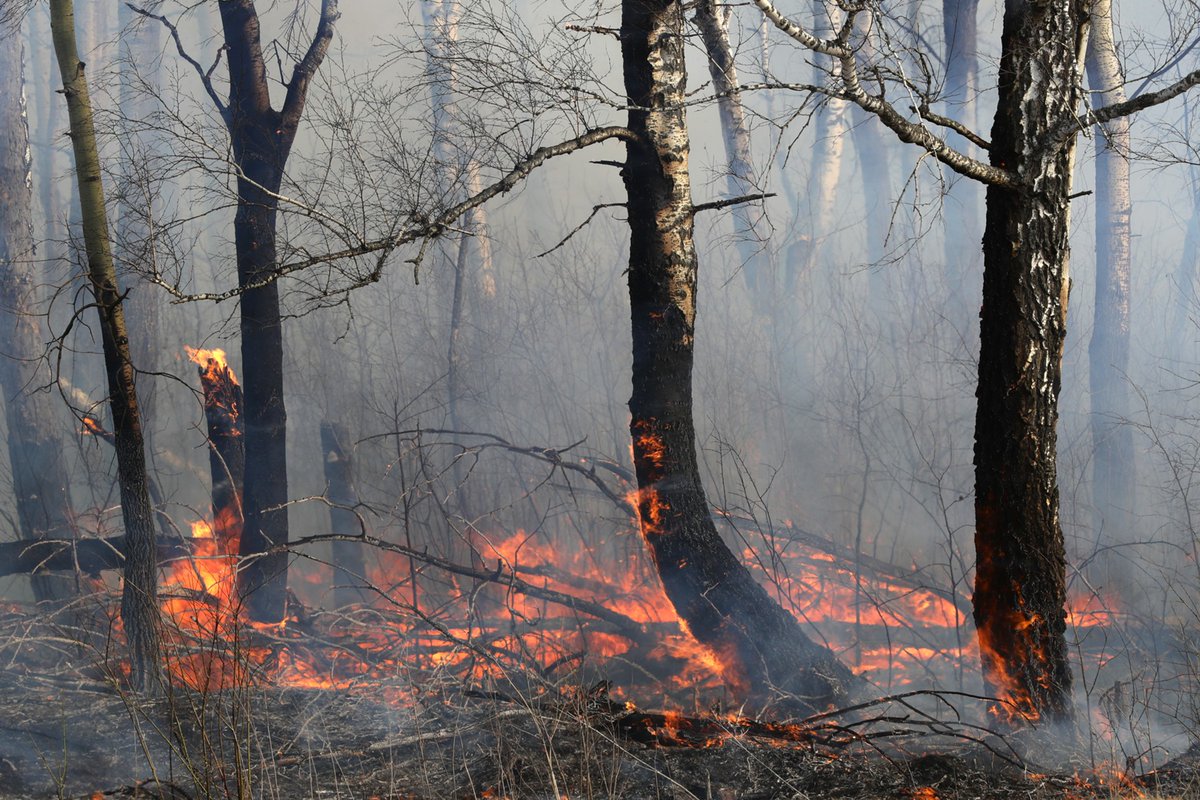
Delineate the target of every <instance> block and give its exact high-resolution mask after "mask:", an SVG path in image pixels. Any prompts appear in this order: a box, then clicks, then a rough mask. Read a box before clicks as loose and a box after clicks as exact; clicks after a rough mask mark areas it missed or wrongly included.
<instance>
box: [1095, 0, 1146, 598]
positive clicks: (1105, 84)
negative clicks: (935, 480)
mask: <svg viewBox="0 0 1200 800" xmlns="http://www.w3.org/2000/svg"><path fill="white" fill-rule="evenodd" d="M1091 27H1092V32H1091V44H1090V46H1089V49H1088V55H1087V73H1088V83H1089V84H1090V86H1091V89H1092V91H1093V92H1094V93H1096V94H1097V95H1098V97H1097V100H1096V103H1095V105H1101V106H1107V105H1111V104H1113V103H1123V102H1125V90H1124V88H1123V87H1124V83H1125V77H1124V75H1123V74H1122V71H1121V62H1120V61H1119V60H1118V58H1117V46H1116V40H1115V38H1114V36H1113V20H1112V0H1096V1H1095V2H1094V4H1093V5H1092V22H1091ZM1129 125H1130V121H1129V118H1128V117H1120V118H1118V119H1115V120H1112V121H1111V122H1106V123H1104V124H1103V125H1100V126H1097V131H1096V304H1095V321H1094V323H1093V326H1092V340H1091V343H1090V344H1089V346H1088V375H1089V380H1090V388H1091V394H1092V398H1091V400H1092V413H1091V428H1092V446H1093V448H1094V450H1093V455H1092V508H1093V523H1094V525H1095V535H1096V537H1097V543H1098V544H1106V545H1107V544H1128V543H1129V542H1131V541H1133V537H1134V521H1135V519H1136V512H1135V509H1134V497H1135V495H1134V477H1133V476H1134V474H1135V470H1134V462H1135V457H1136V456H1135V453H1134V447H1133V429H1132V426H1131V425H1129V424H1128V423H1127V420H1128V418H1129V411H1130V390H1129V384H1128V381H1127V378H1126V374H1127V373H1128V371H1129V334H1130V326H1129V300H1130V298H1129V273H1130V265H1131V263H1132V252H1131V247H1130V243H1131V241H1132V229H1131V218H1132V213H1133V206H1132V201H1131V200H1130V193H1129ZM1100 564H1101V567H1102V568H1104V567H1106V566H1107V567H1113V568H1111V569H1107V570H1106V571H1107V572H1108V573H1109V574H1106V575H1101V576H1097V577H1098V578H1100V579H1101V580H1102V581H1103V582H1105V583H1110V584H1111V582H1112V580H1113V579H1114V578H1118V576H1120V575H1121V574H1122V573H1123V572H1127V570H1123V569H1121V568H1120V565H1119V564H1114V563H1113V561H1112V560H1111V559H1103V558H1102V559H1100Z"/></svg>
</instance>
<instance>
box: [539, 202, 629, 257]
mask: <svg viewBox="0 0 1200 800" xmlns="http://www.w3.org/2000/svg"><path fill="white" fill-rule="evenodd" d="M606 208H625V203H600V204H599V205H594V206H592V213H590V214H588V215H587V219H585V220H584V221H583V222H581V223H579V224H578V225H576V226H575V227H574V228H572V229H571V232H570V233H568V234H567V235H566V236H564V237H563V238H562V239H561V240H559V242H558V244H556V245H554V247H551V248H550V249H549V250H546V251H543V252H541V253H538V254H537V255H536V256H534V258H542V257H543V256H548V255H550V254H551V253H553V252H554V251H555V250H557V249H558V248H560V247H562V246H563V245H564V244H566V243H567V242H569V241H571V238H572V237H573V236H574V235H575V234H577V233H579V232H580V231H581V230H583V229H584V228H585V227H586V226H587V224H588V223H589V222H591V221H592V220H593V219H595V217H596V215H597V214H599V213H600V212H601V211H603V210H604V209H606Z"/></svg>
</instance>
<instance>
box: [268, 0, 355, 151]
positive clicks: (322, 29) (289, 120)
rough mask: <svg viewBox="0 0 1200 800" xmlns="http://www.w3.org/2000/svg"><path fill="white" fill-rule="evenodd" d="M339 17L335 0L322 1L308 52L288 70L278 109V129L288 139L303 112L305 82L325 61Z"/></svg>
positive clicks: (296, 126)
mask: <svg viewBox="0 0 1200 800" xmlns="http://www.w3.org/2000/svg"><path fill="white" fill-rule="evenodd" d="M339 17H341V12H340V11H338V0H322V2H321V19H320V21H319V22H318V23H317V30H316V32H315V33H314V34H313V39H312V43H311V44H309V46H308V52H306V53H305V54H304V58H302V59H300V61H299V62H298V63H297V64H296V66H295V68H294V69H293V70H292V79H291V80H290V81H288V85H287V87H288V90H287V97H286V98H285V99H284V101H283V110H282V111H281V112H280V113H281V114H282V116H283V124H282V126H281V129H282V131H283V132H284V135H285V136H289V138H291V137H294V136H295V135H296V129H297V128H299V126H300V115H301V114H302V113H303V112H304V101H305V98H306V97H307V95H308V87H309V84H311V83H312V79H313V76H314V75H315V74H316V73H317V70H318V69H319V68H320V66H321V62H322V61H324V60H325V54H326V53H327V52H329V43H330V42H331V41H332V40H333V26H334V23H336V22H337V21H338V18H339Z"/></svg>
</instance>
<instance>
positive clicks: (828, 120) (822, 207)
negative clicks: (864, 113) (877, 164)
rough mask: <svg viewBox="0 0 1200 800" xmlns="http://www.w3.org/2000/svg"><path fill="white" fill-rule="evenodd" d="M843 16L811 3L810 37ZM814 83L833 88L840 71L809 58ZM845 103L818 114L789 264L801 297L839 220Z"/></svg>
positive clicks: (819, 1) (818, 1) (822, 0)
mask: <svg viewBox="0 0 1200 800" xmlns="http://www.w3.org/2000/svg"><path fill="white" fill-rule="evenodd" d="M841 17H842V13H841V12H840V11H839V10H837V6H835V5H834V4H833V3H828V2H826V0H813V33H814V35H816V36H821V37H825V36H829V35H830V34H831V33H832V32H833V30H834V29H835V28H836V27H837V26H838V25H839V24H840V22H841ZM811 57H812V60H813V83H814V84H816V85H818V86H821V85H826V84H829V83H830V81H831V76H832V81H833V83H834V84H835V85H836V84H837V83H839V82H840V78H839V77H838V76H839V74H840V72H841V69H840V66H839V65H838V62H837V61H836V60H835V59H833V58H832V57H830V56H826V55H822V54H819V53H813V54H812V56H811ZM847 113H848V109H847V103H846V101H845V100H842V99H839V98H835V97H830V98H829V99H827V100H826V101H825V105H824V107H823V108H821V109H819V110H818V112H817V119H816V125H815V126H814V127H815V131H816V133H815V136H816V140H815V142H814V145H813V157H812V171H811V177H810V178H809V182H808V215H809V216H808V219H809V229H808V233H807V239H805V238H801V239H800V241H801V242H803V246H802V247H800V248H797V250H796V257H795V259H794V262H795V263H791V264H788V269H789V270H791V272H790V273H789V274H790V275H791V280H792V282H793V283H794V286H795V288H797V289H798V290H800V292H801V293H802V295H803V294H804V293H806V292H807V286H806V283H805V282H808V281H811V280H812V279H813V270H814V269H815V268H816V266H817V261H818V259H820V258H821V257H822V255H821V254H822V253H823V252H825V249H826V247H827V246H828V244H829V242H828V241H827V240H828V239H829V237H830V235H831V234H832V233H833V227H834V221H835V220H836V219H837V217H838V208H839V206H838V193H837V190H838V182H839V181H840V180H841V177H842V156H843V154H844V153H845V150H846V133H847V132H848V128H847V126H846V115H847Z"/></svg>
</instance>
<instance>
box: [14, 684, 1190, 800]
mask: <svg viewBox="0 0 1200 800" xmlns="http://www.w3.org/2000/svg"><path fill="white" fill-rule="evenodd" d="M388 693H390V694H392V695H393V696H394V700H393V701H392V702H381V701H380V700H379V699H377V698H378V696H379V695H382V694H388ZM372 694H374V695H376V697H375V698H373V697H372ZM247 712H250V713H247ZM872 713H875V712H872ZM679 724H680V725H682V726H683V729H684V730H683V731H678V730H675V731H674V732H670V731H668V730H667V725H666V723H664V719H663V718H662V717H661V716H659V715H647V714H642V713H641V712H635V711H629V710H627V709H625V708H624V707H623V706H619V705H617V704H615V703H610V702H608V701H607V699H606V698H605V697H604V696H603V694H602V693H593V694H591V695H588V694H586V693H582V694H581V693H570V692H567V693H564V694H561V695H556V696H554V697H550V696H548V695H543V696H542V697H541V698H539V699H536V700H517V699H513V698H509V697H505V696H503V695H502V694H501V693H499V692H491V693H487V694H484V693H474V692H464V691H461V690H450V689H449V687H443V690H442V691H439V692H436V693H434V692H431V693H428V694H423V695H414V694H412V693H411V692H402V691H400V689H399V686H397V687H391V688H390V689H389V688H388V687H381V688H380V689H379V690H378V692H370V691H355V692H348V691H335V690H301V689H278V688H259V689H251V690H235V691H223V692H210V693H207V694H202V693H196V692H182V691H176V692H174V693H173V695H172V697H171V698H169V699H164V700H159V701H155V702H151V703H145V702H143V703H135V702H133V701H132V700H131V699H130V698H128V697H127V696H125V695H123V694H122V693H121V692H120V691H118V689H117V687H116V686H115V684H114V682H113V681H110V680H105V679H104V678H103V677H100V676H96V675H88V674H74V675H71V674H67V673H64V672H62V671H59V672H58V673H57V674H55V675H53V676H47V675H44V674H37V673H34V672H31V671H22V670H16V669H12V668H11V665H9V667H7V668H6V669H5V671H4V672H0V797H4V798H24V797H38V798H40V797H68V798H103V797H163V798H173V799H174V800H181V799H182V798H201V797H204V798H224V797H255V798H257V797H263V798H372V797H378V798H431V799H432V798H438V799H440V798H479V797H493V798H495V797H511V798H559V797H563V796H567V797H571V798H577V797H579V798H638V799H642V798H670V799H671V800H675V799H676V798H703V799H704V800H709V799H710V798H711V799H713V800H717V799H720V800H732V799H733V798H745V799H749V798H763V799H764V800H765V799H766V798H789V799H798V798H925V800H929V798H934V797H936V798H945V799H946V800H951V799H958V798H961V799H962V800H966V798H972V799H974V798H997V799H999V800H1005V799H1006V798H1022V800H1038V799H1039V798H1071V799H1072V800H1085V799H1087V798H1113V797H1125V796H1138V795H1139V791H1140V790H1142V789H1145V790H1146V791H1147V792H1151V791H1152V792H1157V793H1161V794H1162V795H1163V796H1167V797H1200V780H1198V776H1200V754H1197V755H1196V757H1195V758H1184V759H1180V760H1177V761H1176V762H1174V763H1173V764H1172V765H1171V766H1170V767H1168V768H1163V769H1160V770H1159V771H1158V772H1157V773H1156V774H1155V775H1151V776H1143V777H1142V778H1139V779H1136V780H1135V779H1130V778H1118V779H1114V778H1112V777H1111V776H1110V777H1108V778H1104V777H1100V776H1091V777H1088V773H1087V772H1086V771H1080V772H1079V773H1078V774H1076V769H1081V770H1082V768H1081V767H1075V768H1073V767H1072V766H1071V765H1070V764H1059V765H1057V766H1056V767H1054V768H1053V769H1052V770H1051V771H1046V770H1048V769H1051V768H1048V767H1046V766H1044V765H1042V766H1038V765H1034V764H1028V763H1027V764H1025V765H1022V764H1021V763H1019V762H1018V759H1016V758H1015V753H1014V751H1013V749H1012V748H1010V744H1011V742H1005V741H1003V740H1000V739H996V738H987V739H983V738H981V739H980V740H979V741H968V740H966V739H963V738H960V737H957V736H950V737H946V736H938V735H936V734H935V732H931V731H930V730H928V729H922V728H921V727H920V726H917V727H913V726H911V725H905V724H904V721H903V719H902V716H900V715H897V714H896V713H895V709H894V708H893V709H890V710H888V711H887V712H886V713H884V714H877V719H876V721H875V724H873V725H872V726H869V730H870V731H872V732H873V733H871V734H869V735H868V736H867V737H866V740H865V741H864V740H863V739H862V738H857V739H856V737H855V736H850V737H848V738H847V737H845V736H843V735H842V733H844V731H845V730H847V728H845V727H844V726H840V725H839V726H836V727H825V728H823V729H822V731H821V732H818V734H817V735H815V736H808V735H806V734H800V733H798V729H793V728H781V727H778V726H759V727H758V728H753V727H752V726H749V727H748V726H743V728H742V729H740V730H739V731H737V732H736V734H735V735H731V734H729V733H724V734H723V735H718V736H714V735H713V731H714V730H715V729H719V728H721V727H722V726H724V727H725V729H728V728H729V725H730V724H729V723H728V722H717V721H715V720H711V719H710V720H707V721H704V720H698V719H697V720H691V721H690V727H689V721H688V720H683V721H682V722H679ZM889 726H890V728H889ZM689 730H690V732H688V731H689ZM866 730H868V728H867V727H864V728H862V729H860V731H866ZM839 732H842V733H839ZM892 734H895V735H892ZM839 737H840V738H839ZM793 739H795V740H793ZM704 743H708V744H712V745H713V746H709V747H700V746H694V745H698V744H704ZM1039 749H1041V746H1040V745H1035V746H1034V747H1031V748H1029V750H1030V751H1031V752H1037V751H1038V750H1039ZM1155 796H1157V795H1155Z"/></svg>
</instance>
